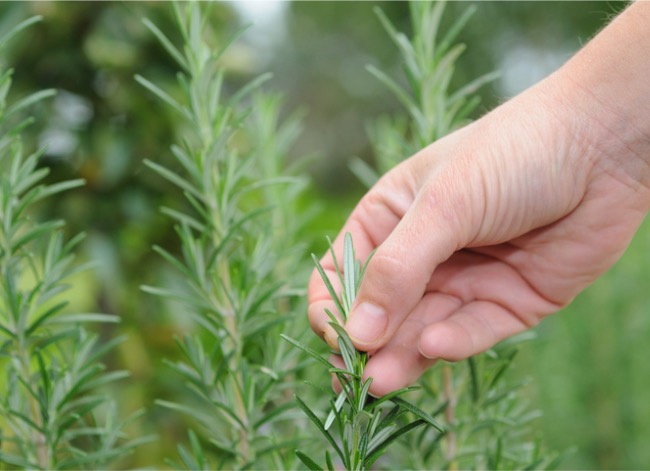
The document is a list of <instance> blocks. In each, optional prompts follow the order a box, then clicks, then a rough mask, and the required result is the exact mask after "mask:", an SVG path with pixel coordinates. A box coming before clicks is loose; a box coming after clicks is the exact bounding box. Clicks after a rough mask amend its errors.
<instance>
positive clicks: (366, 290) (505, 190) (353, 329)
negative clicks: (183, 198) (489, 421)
mask: <svg viewBox="0 0 650 471" xmlns="http://www.w3.org/2000/svg"><path fill="white" fill-rule="evenodd" d="M646 12H647V10H646ZM646 26H647V25H646ZM621 29H624V28H623V27H621ZM646 38H647V36H646ZM592 49H593V47H592ZM601 52H602V51H601ZM584 62H585V61H584V60H583V62H580V60H579V59H578V60H574V61H573V63H571V64H570V66H569V67H565V68H564V69H562V70H561V71H560V72H558V73H556V74H554V75H553V76H551V77H549V78H548V79H547V80H545V81H543V82H541V83H540V84H538V85H537V86H535V87H533V88H531V89H530V90H528V91H526V92H525V93H523V94H522V95H520V96H518V97H516V98H515V99H513V100H511V101H509V102H507V103H505V104H504V105H502V106H501V107H499V108H497V109H496V110H494V111H493V112H492V113H490V114H488V115H486V116H485V117H484V118H482V119H480V120H478V121H477V122H475V123H473V124H471V125H470V126H467V127H465V128H463V129H461V130H459V131H457V132H455V133H453V134H451V135H449V136H447V137H445V138H444V139H441V140H439V141H438V142H436V143H434V144H432V145H430V146H429V147H427V148H425V149H424V150H422V151H421V152H419V153H418V154H416V155H414V156H413V157H411V158H410V159H408V160H406V161H405V162H403V163H402V164H400V165H399V166H397V167H396V168H395V169H393V170H392V171H391V172H389V173H388V174H386V175H385V176H384V177H383V178H382V179H381V180H380V181H379V182H378V183H377V185H375V186H374V187H373V188H372V189H371V190H370V191H369V192H368V194H367V195H366V196H365V197H364V198H363V199H362V200H361V201H360V202H359V204H358V205H357V207H356V208H355V210H354V211H353V213H352V214H351V215H350V217H349V219H348V221H347V222H346V224H345V225H344V227H343V229H342V230H341V233H340V235H339V236H338V237H337V239H336V240H335V241H334V244H333V247H334V252H335V253H336V254H337V256H340V255H341V254H342V251H343V249H342V245H343V234H345V233H346V232H350V233H351V234H352V237H353V239H354V243H355V247H356V251H357V255H358V256H359V258H361V259H362V260H363V258H364V257H367V256H368V255H369V254H370V253H371V252H372V250H374V249H377V250H376V253H375V255H374V256H373V258H372V260H371V261H370V262H369V265H368V268H367V270H366V274H365V278H364V280H363V283H362V285H361V288H360V291H359V294H358V296H357V299H356V301H355V304H354V307H353V310H352V313H351V315H350V318H349V320H348V322H347V324H346V330H347V331H348V333H349V334H350V337H351V338H352V340H353V342H354V344H355V346H356V347H357V348H358V349H360V350H364V351H368V352H370V354H371V357H370V359H369V361H368V363H367V366H366V369H365V375H366V377H373V378H374V380H373V384H372V387H371V392H372V393H373V394H375V395H377V396H381V395H383V394H385V393H387V392H389V391H392V390H394V389H397V388H400V387H403V386H405V385H407V384H410V383H412V382H413V381H415V380H416V379H417V378H418V377H419V376H420V375H421V374H422V373H423V372H424V370H425V369H427V368H428V367H429V366H431V365H432V364H433V363H434V362H435V361H436V359H440V358H441V359H445V360H452V361H454V360H460V359H464V358H467V357H469V356H471V355H474V354H476V353H479V352H482V351H484V350H486V349H488V348H490V347H491V346H492V345H494V344H495V343H497V342H498V341H500V340H502V339H504V338H506V337H509V336H511V335H513V334H516V333H518V332H521V331H523V330H525V329H527V328H529V327H532V326H534V325H536V324H537V323H538V322H539V321H540V320H541V319H543V318H544V317H545V316H547V315H548V314H550V313H553V312H555V311H557V310H559V309H560V308H561V307H562V306H564V305H566V304H567V303H568V302H570V301H571V300H572V299H573V298H574V297H575V296H576V295H577V294H578V293H579V292H580V291H581V290H583V289H584V288H585V287H586V286H588V285H589V284H590V283H591V282H593V281H594V280H595V279H596V278H597V277H599V276H600V275H601V274H603V273H604V272H605V271H606V270H607V269H608V268H609V267H610V266H611V265H612V264H613V263H614V262H615V261H616V260H617V259H618V258H619V257H620V255H621V254H622V252H623V251H624V250H625V248H626V247H627V245H628V243H629V241H630V239H631V237H632V236H633V234H634V232H635V231H636V229H637V227H638V225H639V224H640V222H641V221H642V220H643V218H644V216H645V213H646V211H647V209H648V203H649V201H650V196H649V195H650V190H649V186H650V185H649V184H648V182H649V181H650V175H649V173H648V166H647V161H646V160H645V159H644V156H645V157H646V158H647V155H648V153H649V151H650V144H649V142H650V133H648V128H647V127H645V125H646V124H648V123H647V121H648V120H647V114H643V112H642V111H643V110H645V111H646V112H647V110H648V107H647V105H648V101H647V99H646V100H645V101H643V100H642V101H638V99H637V100H635V102H634V103H631V104H630V105H632V104H633V105H634V107H629V108H628V107H626V106H625V105H626V103H624V102H619V103H615V104H614V105H615V106H614V105H613V104H611V103H608V102H604V101H603V100H600V99H594V97H593V96H592V93H593V90H592V88H587V87H585V84H584V83H583V84H578V83H576V80H575V79H574V78H573V77H574V76H575V75H574V74H575V72H576V71H580V70H581V68H584ZM626 64H628V62H626ZM635 66H636V67H641V68H642V69H643V71H645V72H647V71H648V70H649V69H650V66H649V65H648V63H647V61H646V62H643V61H641V63H638V62H637V63H636V64H635ZM643 76H645V77H647V76H649V75H648V74H647V73H646V74H644V75H643ZM633 85H634V84H633ZM625 93H627V94H629V84H628V85H626V88H625ZM625 93H623V94H622V95H620V96H622V97H623V98H625ZM646 98H647V97H646ZM621 101H622V100H621ZM619 107H620V108H619ZM639 107H640V108H641V110H639ZM603 116H606V117H607V118H605V119H606V121H603ZM630 116H632V117H636V116H646V118H645V120H646V121H645V123H644V125H643V126H642V125H638V126H632V129H629V127H628V128H627V129H624V127H625V124H627V123H625V121H626V120H627V118H629V117H630ZM607 120H609V121H607ZM623 129H624V131H623V132H621V133H620V135H617V130H623ZM321 263H322V265H323V267H324V268H325V270H326V272H328V274H330V275H333V272H334V267H333V262H332V259H331V257H330V256H329V255H326V256H325V257H324V258H323V260H322V261H321ZM330 279H331V280H332V282H333V283H334V284H335V283H336V280H335V279H334V277H333V276H331V277H330ZM309 303H310V307H309V318H310V322H311V325H312V328H313V329H314V331H315V332H317V333H318V334H319V335H321V336H323V337H324V338H325V339H326V340H327V341H328V343H330V345H332V346H335V334H334V332H333V331H332V329H331V327H329V325H328V322H329V318H328V316H327V315H326V314H325V309H326V308H327V309H330V310H331V311H332V312H334V303H333V302H332V300H331V299H330V298H329V294H328V292H327V290H326V289H325V287H324V285H323V283H322V281H321V280H320V277H319V276H318V274H317V273H314V275H313V276H312V278H311V280H310V285H309Z"/></svg>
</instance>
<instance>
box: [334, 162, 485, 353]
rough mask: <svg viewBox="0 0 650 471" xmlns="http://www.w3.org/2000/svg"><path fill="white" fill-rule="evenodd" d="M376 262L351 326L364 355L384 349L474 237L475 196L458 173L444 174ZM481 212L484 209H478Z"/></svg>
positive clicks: (367, 274)
mask: <svg viewBox="0 0 650 471" xmlns="http://www.w3.org/2000/svg"><path fill="white" fill-rule="evenodd" d="M439 173H440V174H439V175H434V176H433V178H432V180H431V181H432V182H433V183H432V184H429V185H428V186H427V187H424V188H423V189H422V190H421V191H420V192H419V194H418V195H417V197H416V199H415V200H414V202H413V204H412V205H411V207H410V208H409V209H408V211H407V212H406V214H405V215H404V217H403V218H402V219H401V220H400V221H399V223H398V224H397V226H396V227H395V229H394V230H393V232H392V233H391V234H390V235H388V236H387V238H386V239H385V240H384V241H383V243H382V244H381V245H380V246H379V248H378V249H377V252H376V253H375V255H374V256H373V258H372V259H371V260H370V262H369V264H368V267H367V269H366V272H365V276H364V279H363V282H362V284H361V287H360V290H359V293H358V295H357V300H356V302H355V305H354V307H353V311H352V313H351V315H350V318H349V319H348V322H347V324H346V330H347V331H348V333H349V335H350V337H351V339H352V341H353V343H354V344H355V346H356V347H357V348H358V349H360V350H365V351H371V350H376V349H379V348H381V347H382V346H383V345H385V344H386V343H387V342H388V341H389V339H390V338H391V337H392V336H393V335H394V334H395V332H397V330H398V329H399V327H400V325H401V324H402V323H403V322H404V320H405V319H406V318H407V317H408V316H409V314H410V313H411V312H412V311H413V309H414V308H415V306H416V305H417V303H418V302H419V301H420V300H421V299H422V296H423V295H424V293H425V289H426V287H427V284H428V283H429V280H430V279H431V275H432V273H433V271H434V270H435V268H436V266H437V265H438V264H440V263H442V262H443V261H445V260H447V259H448V258H449V257H450V256H451V255H452V254H453V253H454V251H456V250H457V249H458V248H459V247H462V246H464V245H465V244H466V243H467V242H468V241H469V239H470V238H471V233H472V224H471V221H472V211H471V209H470V208H476V207H477V205H476V204H472V202H470V201H469V200H468V199H469V198H480V191H476V192H475V193H474V194H472V195H471V196H470V192H467V191H465V190H464V188H465V187H464V186H463V185H464V184H465V183H467V182H460V181H458V179H457V178H456V175H455V172H454V171H451V172H449V171H444V168H441V169H440V172H439ZM478 207H481V205H480V204H478Z"/></svg>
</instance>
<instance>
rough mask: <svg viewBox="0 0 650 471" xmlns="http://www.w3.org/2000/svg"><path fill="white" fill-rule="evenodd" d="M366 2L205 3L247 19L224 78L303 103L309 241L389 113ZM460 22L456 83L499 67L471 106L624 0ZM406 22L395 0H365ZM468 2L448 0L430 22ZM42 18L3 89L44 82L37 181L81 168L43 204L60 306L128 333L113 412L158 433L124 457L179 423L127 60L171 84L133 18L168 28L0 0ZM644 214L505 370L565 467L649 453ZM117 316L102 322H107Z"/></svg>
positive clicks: (165, 60) (145, 142) (18, 46)
mask: <svg viewBox="0 0 650 471" xmlns="http://www.w3.org/2000/svg"><path fill="white" fill-rule="evenodd" d="M375 5H376V3H375V2H293V3H285V2H275V1H265V2H246V3H243V2H232V3H226V2H223V3H218V4H216V5H214V8H213V10H212V12H211V17H212V21H213V22H214V24H215V30H216V31H217V32H218V34H219V35H220V37H222V38H224V39H225V38H227V37H229V36H230V35H232V34H233V33H234V32H235V31H236V30H237V29H238V28H239V27H240V26H241V25H242V24H245V23H248V22H253V23H254V24H255V26H254V27H252V28H250V29H249V30H247V32H246V33H245V34H244V36H243V37H242V38H241V40H240V41H239V42H237V43H236V44H235V46H234V47H233V48H232V49H231V50H230V51H229V53H228V55H227V57H226V58H225V60H224V67H226V68H227V70H228V76H227V77H228V84H227V86H228V90H236V89H237V87H238V86H240V85H241V84H242V83H245V81H246V80H248V79H250V78H251V77H253V76H255V75H257V74H260V73H263V72H266V71H270V72H272V73H273V75H274V77H273V79H272V80H271V81H270V82H269V83H267V84H266V88H267V89H269V90H277V91H281V92H283V93H284V94H285V96H286V101H287V108H286V109H287V112H289V111H290V110H294V109H297V108H298V109H303V110H304V111H305V120H304V132H303V134H302V136H301V137H300V139H299V141H298V144H297V145H296V148H295V149H294V155H293V156H292V158H295V159H302V158H307V157H309V158H310V159H311V160H309V167H308V171H309V173H310V174H311V176H312V179H313V186H312V188H311V189H310V191H309V193H308V195H307V196H306V197H305V201H304V206H305V208H308V207H312V206H320V208H321V213H320V216H319V217H318V218H316V219H315V220H314V222H313V224H312V230H311V233H312V235H313V241H310V242H312V243H313V244H314V247H315V250H321V249H322V247H321V246H320V245H319V243H318V242H315V241H320V240H322V235H323V234H330V235H334V234H335V233H336V232H337V231H338V228H339V227H340V226H341V224H342V222H343V221H344V219H345V217H346V215H347V214H348V213H349V211H350V210H351V209H352V207H353V205H354V203H355V202H356V201H357V200H358V198H359V197H360V195H361V194H362V186H361V185H360V184H358V183H357V182H356V180H355V178H354V177H353V176H352V174H351V173H350V171H349V170H348V161H349V160H350V158H352V157H354V156H359V157H361V158H363V159H366V160H368V161H372V155H371V154H370V149H369V145H368V140H367V137H366V134H365V126H366V124H367V123H368V122H370V121H371V120H374V119H376V118H377V117H378V116H380V115H383V114H387V113H394V112H398V111H399V105H398V103H397V102H396V101H395V99H394V98H393V96H392V95H391V94H390V93H388V92H387V91H386V90H385V89H384V87H383V86H382V85H381V84H380V83H378V82H377V81H376V80H375V79H374V78H372V76H370V74H369V73H367V72H366V71H365V65H366V64H374V65H377V66H379V67H381V68H382V69H384V70H386V71H389V72H390V73H392V74H399V65H398V62H397V54H396V50H395V48H394V47H393V45H392V43H391V42H390V40H389V39H388V37H387V36H386V34H385V33H384V31H383V30H382V28H381V26H380V24H379V22H378V21H377V18H376V16H375V15H374V13H373V11H372V9H373V7H374V6H375ZM476 5H477V6H478V11H477V14H475V15H474V17H473V18H472V19H471V20H470V22H469V23H468V25H467V27H466V28H465V30H464V31H463V33H462V34H461V36H460V41H461V42H464V43H466V44H467V46H468V49H467V51H466V53H465V54H464V55H463V56H462V57H461V59H460V61H459V63H458V67H457V73H456V76H455V83H456V84H457V85H460V84H463V83H465V82H467V81H468V80H470V79H472V78H475V77H477V76H478V75H481V74H483V73H486V72H489V71H491V70H500V71H501V78H500V79H499V80H497V81H496V82H494V83H493V84H492V85H491V86H487V87H485V88H484V89H482V90H481V94H482V99H483V102H482V106H481V108H480V110H479V114H481V113H484V112H486V111H487V110H489V109H490V108H492V107H494V106H496V105H497V104H498V103H499V102H502V101H504V100H506V99H507V98H508V97H511V96H513V95H515V94H516V93H518V92H520V91H522V90H523V89H525V88H526V87H528V86H530V85H532V84H533V83H535V82H536V81H537V80H539V79H541V78H542V77H544V76H545V75H547V74H548V73H550V72H551V71H553V70H554V69H555V68H557V67H558V66H559V65H561V64H562V63H563V62H564V61H565V60H566V59H567V58H568V57H570V55H571V54H572V53H573V52H575V51H576V50H577V49H578V48H579V47H580V46H581V44H584V43H585V42H586V41H587V40H588V39H589V38H590V37H591V36H593V35H594V34H595V33H596V32H597V31H598V30H599V28H601V27H602V26H603V24H605V22H606V21H607V20H608V18H610V17H611V16H612V14H614V13H615V12H616V11H617V10H620V9H621V8H623V7H624V5H625V3H616V2H589V1H584V2H553V3H547V2H478V3H476ZM380 6H381V8H382V9H383V10H384V11H385V12H386V13H387V15H388V16H389V17H390V18H391V19H393V21H394V22H395V24H396V25H397V26H398V27H399V28H400V29H402V30H404V31H406V32H408V30H409V26H408V12H407V5H406V4H405V3H404V2H381V3H380ZM469 6H470V3H465V2H458V3H451V4H450V5H449V6H448V8H447V11H446V14H445V21H444V22H443V23H444V24H448V23H450V22H452V21H453V20H454V18H456V17H457V16H458V15H459V14H460V13H461V11H462V10H463V9H465V8H468V7H469ZM33 14H39V15H42V16H43V17H44V21H43V22H41V23H40V24H38V25H36V26H35V27H32V28H31V29H30V30H28V31H27V32H26V33H23V35H21V36H20V37H19V39H17V40H14V41H13V42H12V44H11V45H10V49H9V50H7V51H4V54H3V56H4V57H3V60H4V61H5V62H6V63H9V64H10V65H11V66H13V67H14V68H15V75H14V88H13V95H14V97H15V98H17V97H20V96H22V95H24V94H27V93H29V92H33V91H35V90H39V89H43V88H56V89H58V90H59V93H58V95H57V97H56V98H55V99H53V100H50V101H49V102H47V103H44V104H42V105H40V106H39V108H37V109H35V110H34V115H35V117H36V123H35V125H33V126H32V127H31V128H29V130H28V131H27V138H26V141H27V142H28V144H29V145H32V146H41V145H46V146H47V148H48V150H47V151H46V153H45V156H44V165H48V166H50V167H52V169H53V172H52V175H51V178H52V179H55V180H60V179H65V178H71V177H83V178H85V179H86V181H87V185H86V187H85V188H83V189H81V190H77V191H74V192H71V193H68V194H65V195H62V196H59V197H57V199H56V200H55V201H52V202H50V203H49V204H48V206H46V207H43V208H42V211H43V212H44V214H47V215H48V217H56V218H63V219H65V220H66V221H67V223H68V226H67V228H68V229H67V230H68V231H69V232H70V234H75V233H77V232H80V231H85V232H86V233H87V234H88V236H87V238H86V241H85V243H84V245H83V249H82V251H83V253H82V258H84V259H92V260H97V261H98V262H99V263H98V267H97V268H96V269H95V270H94V271H93V272H92V273H91V274H90V275H88V274H87V275H85V276H83V277H79V278H78V279H77V280H75V284H74V287H73V298H74V299H73V302H74V306H73V307H75V308H78V309H83V310H90V311H97V310H99V311H102V312H108V313H115V314H118V315H120V316H121V317H122V319H123V322H122V324H121V325H120V326H119V327H117V328H114V327H106V329H107V330H106V332H104V334H105V335H106V336H107V337H109V336H114V335H116V334H118V333H125V334H126V335H127V336H128V340H127V341H126V342H125V343H124V344H122V346H121V347H120V349H119V350H118V351H117V353H116V354H115V355H114V356H113V357H111V358H110V359H109V363H110V365H109V366H110V367H111V368H125V369H128V370H129V371H130V372H131V373H132V377H131V379H130V380H129V381H128V382H126V383H125V384H123V385H122V386H121V387H120V388H119V389H118V390H116V391H115V394H116V395H118V396H119V398H120V402H121V405H122V407H123V409H124V412H125V413H128V412H130V411H133V410H135V409H138V408H140V407H143V406H144V407H146V408H147V414H146V416H145V419H144V420H143V421H142V422H141V423H140V424H138V427H139V429H135V430H133V432H134V433H151V432H155V433H157V434H158V435H159V437H160V439H159V440H157V441H156V442H154V443H152V444H151V445H148V446H146V447H143V449H142V450H141V451H140V452H139V453H138V454H137V455H136V456H135V457H134V459H133V462H132V463H131V464H132V465H134V466H147V465H151V464H152V463H159V462H161V461H162V459H161V457H164V456H166V454H167V453H168V450H170V449H171V448H170V446H169V445H170V444H171V443H173V442H174V441H175V440H177V439H181V438H184V436H185V430H184V427H182V425H181V424H178V423H177V420H178V418H176V417H170V416H169V414H168V413H167V412H166V411H163V410H160V409H159V408H157V407H155V406H154V405H153V400H154V399H155V398H158V397H161V396H165V395H166V394H168V391H172V390H174V389H175V388H177V387H178V386H177V385H176V384H175V383H177V379H176V378H173V377H170V376H171V375H170V372H169V370H168V369H166V367H165V366H164V365H163V364H162V359H163V358H173V357H174V355H176V354H177V353H176V348H175V345H174V342H173V333H174V332H178V331H179V330H182V329H183V326H182V325H178V323H179V320H178V317H172V316H170V315H169V313H167V312H165V309H164V308H163V307H162V306H161V305H160V304H159V302H158V300H157V299H155V298H153V297H151V296H148V295H146V294H144V293H142V292H141V291H140V289H139V287H140V285H142V284H155V280H157V279H159V278H160V276H161V273H162V274H163V275H162V276H164V272H165V270H166V268H165V266H164V264H163V263H162V261H161V260H160V258H159V257H158V256H157V255H155V254H153V252H152V251H151V246H152V245H153V244H159V245H162V246H164V247H166V248H168V249H170V250H172V251H173V250H174V248H175V247H176V244H177V242H176V237H175V234H174V233H173V230H172V229H171V227H170V224H169V222H168V220H166V219H165V218H164V217H162V216H161V215H160V213H159V211H158V209H157V208H158V207H159V206H160V205H161V204H165V202H166V201H167V200H171V199H173V198H175V197H177V196H178V194H177V193H176V192H175V191H174V190H173V189H171V188H168V187H167V184H166V183H165V182H163V181H161V179H160V178H159V177H157V176H156V175H154V174H153V172H151V171H150V170H147V169H146V168H145V167H144V166H143V164H142V162H143V160H144V159H145V158H149V159H152V160H156V161H159V162H163V163H164V162H170V161H171V158H170V155H169V152H168V148H169V145H170V144H171V142H172V139H173V137H174V136H173V132H172V130H173V128H174V124H175V117H174V116H173V114H172V113H171V112H170V111H169V110H168V109H167V108H166V107H164V106H163V105H162V104H161V103H159V102H158V101H157V100H155V99H153V98H152V97H151V96H150V94H148V93H146V92H145V91H144V90H143V89H142V88H141V87H140V86H139V85H138V84H137V83H136V82H135V81H134V79H133V76H134V74H136V73H137V74H141V75H143V76H145V77H147V78H149V79H151V80H153V81H154V82H156V83H157V84H159V85H163V86H167V87H171V88H173V87H174V86H175V73H176V67H175V64H174V63H173V62H172V61H171V59H170V58H169V57H168V56H167V55H166V53H165V52H164V51H163V50H162V48H161V47H160V46H159V45H158V43H157V41H156V40H155V38H153V37H152V35H151V34H150V33H149V32H148V31H147V30H146V29H145V28H144V26H143V25H142V23H141V18H142V17H144V16H146V17H148V18H149V19H151V20H152V21H153V22H155V23H156V24H158V25H159V26H161V29H163V30H164V31H166V33H168V34H170V35H171V36H172V37H174V28H173V26H172V21H171V17H170V5H169V4H166V3H164V2H163V3H150V2H125V3H117V2H16V3H2V4H0V29H5V28H6V27H7V26H8V25H10V24H13V23H15V22H17V21H19V20H20V19H23V18H25V17H27V16H29V15H33ZM649 237H650V228H649V227H648V225H647V224H646V225H644V226H643V227H642V228H641V230H640V231H639V233H638V234H637V237H636V238H635V240H634V241H633V243H632V245H631V247H630V249H629V250H628V252H627V253H626V254H625V256H624V257H623V259H622V260H621V261H620V263H619V264H617V265H616V266H615V267H614V268H613V269H612V270H611V271H610V272H609V273H608V274H607V275H606V276H605V277H604V278H603V279H601V280H600V281H598V282H597V283H596V284H595V285H594V286H592V287H591V288H589V289H588V290H587V291H586V292H585V293H584V294H582V295H580V296H579V297H578V298H577V299H576V301H575V302H574V303H573V304H572V305H571V306H570V307H568V308H567V309H565V312H563V313H561V314H560V315H557V316H555V317H553V318H550V319H548V320H546V321H545V322H543V323H542V325H541V326H540V327H539V328H538V332H539V339H538V340H537V341H535V342H532V343H529V344H528V345H527V347H526V348H525V349H524V352H523V355H522V356H521V358H520V360H519V364H518V369H517V371H516V372H515V373H513V374H517V375H522V376H531V377H532V382H531V386H530V388H528V390H527V391H528V392H529V393H530V394H531V396H532V401H533V403H534V404H535V405H536V406H538V407H539V408H540V409H542V411H543V414H544V416H543V418H542V419H541V420H540V421H539V423H538V427H539V429H540V432H541V433H543V436H544V439H545V441H546V443H547V444H548V446H549V447H550V448H551V449H556V450H565V449H570V448H572V447H575V450H574V451H572V452H571V453H570V454H569V455H568V456H567V458H566V459H565V460H564V461H563V463H562V466H561V467H562V468H566V469H632V468H636V469H639V468H647V467H648V466H649V465H650V447H649V446H648V443H649V442H650V400H649V399H650V395H649V393H648V391H650V361H649V358H648V357H650V346H649V345H648V339H650V315H649V314H650V313H649V312H648V306H649V305H650V292H649V290H648V289H647V286H646V284H647V282H646V280H647V279H648V277H647V272H648V269H649V267H650V252H649V249H650V239H649ZM110 329H116V330H110Z"/></svg>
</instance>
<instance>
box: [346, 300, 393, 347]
mask: <svg viewBox="0 0 650 471" xmlns="http://www.w3.org/2000/svg"><path fill="white" fill-rule="evenodd" d="M386 327H388V317H387V316H386V313H385V312H384V310H383V309H382V308H380V307H377V306H375V305H374V304H370V303H361V304H360V305H359V307H357V308H356V309H355V310H354V311H353V312H352V314H351V315H350V319H349V320H348V322H347V323H346V325H345V329H346V330H347V331H348V334H349V335H350V338H351V339H352V341H353V342H354V343H358V344H361V345H370V344H372V343H374V342H375V341H377V340H379V339H380V338H381V337H382V336H383V335H384V332H386Z"/></svg>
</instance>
